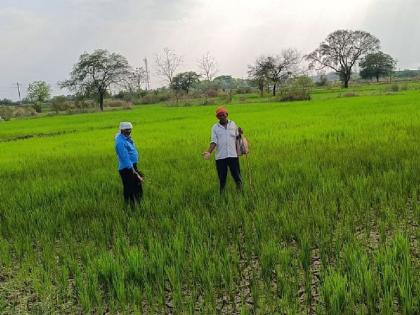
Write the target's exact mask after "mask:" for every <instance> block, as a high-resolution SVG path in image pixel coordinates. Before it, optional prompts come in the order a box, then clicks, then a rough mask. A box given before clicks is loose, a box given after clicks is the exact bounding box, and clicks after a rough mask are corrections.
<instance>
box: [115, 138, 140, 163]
mask: <svg viewBox="0 0 420 315" xmlns="http://www.w3.org/2000/svg"><path fill="white" fill-rule="evenodd" d="M115 152H116V153H117V157H118V170H122V169H124V168H132V167H133V164H134V163H137V162H138V160H139V152H138V151H137V149H136V146H135V145H134V142H133V140H132V139H131V138H129V137H126V136H124V135H123V134H121V133H120V134H119V135H118V136H117V137H116V138H115Z"/></svg>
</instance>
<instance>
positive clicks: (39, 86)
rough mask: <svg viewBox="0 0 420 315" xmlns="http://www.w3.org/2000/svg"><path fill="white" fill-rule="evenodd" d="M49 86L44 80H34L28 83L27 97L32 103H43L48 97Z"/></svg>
mask: <svg viewBox="0 0 420 315" xmlns="http://www.w3.org/2000/svg"><path fill="white" fill-rule="evenodd" d="M50 91H51V88H50V86H49V85H48V84H47V82H45V81H34V82H32V83H30V84H29V87H28V91H27V97H28V99H29V100H30V101H31V102H33V103H38V102H39V103H43V102H45V101H47V100H48V99H49V98H50V94H51V93H50Z"/></svg>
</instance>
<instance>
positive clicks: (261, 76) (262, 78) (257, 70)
mask: <svg viewBox="0 0 420 315" xmlns="http://www.w3.org/2000/svg"><path fill="white" fill-rule="evenodd" d="M265 60H266V57H264V56H260V57H258V58H257V60H256V61H255V64H254V65H248V76H249V78H250V79H251V80H252V81H254V82H255V83H256V84H257V85H258V89H259V90H260V95H261V96H263V95H264V87H265V86H266V85H268V81H267V69H266V66H265Z"/></svg>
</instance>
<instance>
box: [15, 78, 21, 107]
mask: <svg viewBox="0 0 420 315" xmlns="http://www.w3.org/2000/svg"><path fill="white" fill-rule="evenodd" d="M16 87H17V92H18V95H19V104H21V103H22V100H21V97H20V86H19V82H16Z"/></svg>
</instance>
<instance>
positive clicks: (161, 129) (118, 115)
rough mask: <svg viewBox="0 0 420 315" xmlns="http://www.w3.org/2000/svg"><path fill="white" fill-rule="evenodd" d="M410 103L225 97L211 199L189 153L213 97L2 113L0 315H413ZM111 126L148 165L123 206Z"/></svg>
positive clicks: (417, 213) (367, 98) (416, 153)
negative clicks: (231, 164)
mask: <svg viewBox="0 0 420 315" xmlns="http://www.w3.org/2000/svg"><path fill="white" fill-rule="evenodd" d="M256 101H258V100H256ZM419 104H420V91H417V90H408V91H404V92H403V93H396V94H392V95H385V94H384V95H362V96H357V97H351V98H350V97H348V98H346V97H340V98H337V97H335V96H331V97H327V96H325V95H324V94H323V95H322V97H321V96H316V97H315V98H314V100H312V101H309V102H294V103H267V102H265V103H249V104H233V105H228V109H229V111H230V118H231V119H233V120H234V121H235V122H236V123H237V124H238V125H239V126H241V127H242V128H243V129H244V130H245V135H246V136H247V138H248V140H249V142H250V150H251V153H250V154H249V156H248V157H244V158H241V169H242V175H243V180H244V193H243V195H242V194H237V193H236V191H235V189H234V187H233V184H232V180H231V179H228V187H227V191H226V194H225V195H224V196H219V194H218V182H217V176H216V171H215V165H214V162H213V161H204V160H202V158H201V152H202V151H203V150H204V149H206V147H207V146H208V142H209V138H210V128H211V126H212V124H213V123H214V122H215V118H214V109H215V108H214V107H213V106H194V107H166V106H138V107H137V106H136V107H135V108H134V109H132V110H129V111H113V112H105V113H93V114H82V115H66V116H54V117H43V118H38V119H30V120H15V121H10V122H3V123H1V124H0V185H1V186H0V187H1V189H0V200H1V203H0V313H5V314H15V313H17V312H21V313H60V314H62V313H95V312H96V313H103V312H110V313H117V312H121V313H147V314H154V313H164V312H167V313H170V312H172V313H175V314H181V313H187V314H189V313H204V314H212V313H238V314H251V313H257V314H270V313H272V314H276V313H286V314H293V313H308V312H311V313H317V314H322V313H329V314H354V313H358V314H372V313H381V314H392V313H395V312H398V313H402V314H415V313H418V312H419V290H420V286H419V283H420V282H419V281H418V279H419V275H420V274H419V268H420V267H419V247H418V236H419V228H418V222H419V221H420V220H419V219H420V203H419V202H420V201H419V200H420V161H419V157H420V142H419V139H420V105H419ZM120 121H132V122H133V124H134V129H133V138H134V140H135V142H136V144H137V147H138V148H139V150H140V163H139V165H140V169H141V170H142V171H143V172H144V173H145V175H146V182H145V184H144V191H145V195H144V200H143V203H142V204H141V206H140V207H139V208H138V209H136V210H135V211H130V210H127V209H125V207H124V204H123V201H122V192H121V190H122V187H121V186H122V185H121V183H120V178H119V176H118V172H117V163H116V157H115V153H114V147H113V146H114V135H115V133H116V131H117V126H118V124H119V122H120Z"/></svg>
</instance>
